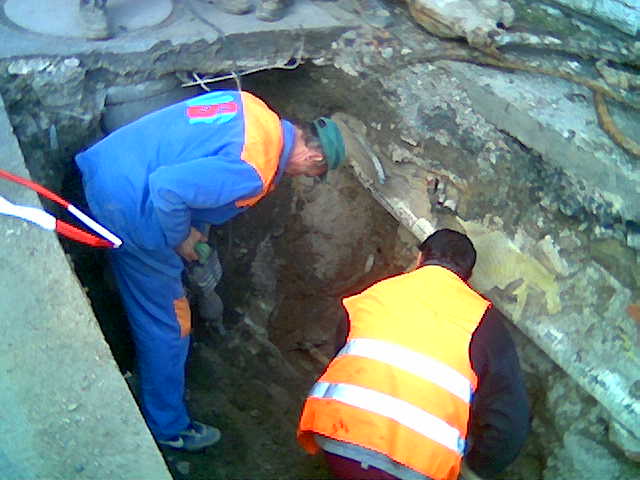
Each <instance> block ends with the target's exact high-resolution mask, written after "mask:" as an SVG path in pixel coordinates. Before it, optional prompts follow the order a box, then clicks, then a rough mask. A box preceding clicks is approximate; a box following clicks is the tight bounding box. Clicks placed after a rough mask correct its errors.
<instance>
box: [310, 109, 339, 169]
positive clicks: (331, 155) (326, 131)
mask: <svg viewBox="0 0 640 480" xmlns="http://www.w3.org/2000/svg"><path fill="white" fill-rule="evenodd" d="M312 123H313V126H314V127H315V129H316V132H317V133H318V139H319V140H320V146H321V147H322V153H323V155H324V158H325V160H326V161H327V165H328V166H329V170H335V169H336V168H338V167H339V166H340V164H341V163H342V162H343V161H344V159H345V157H346V151H345V146H344V140H343V139H342V134H341V133H340V129H339V128H338V125H337V124H336V122H334V121H333V120H331V119H330V118H327V117H320V118H318V119H317V120H314V121H313V122H312Z"/></svg>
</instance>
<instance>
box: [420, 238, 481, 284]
mask: <svg viewBox="0 0 640 480" xmlns="http://www.w3.org/2000/svg"><path fill="white" fill-rule="evenodd" d="M418 248H419V249H420V251H421V252H422V255H423V264H434V263H436V264H442V265H444V266H445V267H449V268H451V269H452V270H454V271H455V273H457V274H458V275H460V276H461V277H462V279H463V280H468V279H469V277H470V276H471V272H472V271H473V266H474V265H475V264H476V249H475V247H474V246H473V243H472V242H471V240H470V239H469V237H467V236H466V235H465V234H464V233H460V232H456V231H455V230H450V229H448V228H443V229H442V230H437V231H436V232H434V233H432V234H431V235H429V236H428V237H427V239H426V240H425V241H424V242H422V243H421V244H420V246H419V247H418Z"/></svg>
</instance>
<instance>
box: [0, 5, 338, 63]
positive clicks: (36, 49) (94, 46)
mask: <svg viewBox="0 0 640 480" xmlns="http://www.w3.org/2000/svg"><path fill="white" fill-rule="evenodd" d="M147 4H148V8H147ZM107 14H108V16H109V19H110V22H111V23H112V26H113V28H112V29H113V33H114V35H113V37H112V38H111V39H108V40H99V41H96V40H85V39H84V38H83V33H82V27H81V24H80V21H79V16H78V0H51V1H50V2H42V1H40V0H7V1H6V2H5V3H4V5H3V9H2V11H1V12H0V39H1V40H2V42H0V58H7V57H16V56H26V55H73V54H83V53H91V52H110V53H131V52H141V51H146V50H148V49H149V48H151V47H152V46H153V45H155V44H157V43H159V42H163V41H169V42H171V43H172V44H173V45H179V44H187V43H190V42H193V41H197V40H205V41H208V42H215V41H217V40H218V39H220V38H221V37H222V36H224V35H234V34H253V33H258V32H274V33H275V32H286V31H300V32H302V31H304V30H309V29H311V30H314V29H333V28H337V27H341V26H342V25H341V23H340V22H339V21H338V20H336V19H335V18H334V17H332V16H331V15H329V14H328V13H327V11H325V10H324V9H322V8H320V7H318V6H317V5H315V4H314V3H312V2H311V1H310V0H296V1H295V2H290V6H289V7H288V9H287V13H286V16H285V17H284V18H283V19H281V20H279V21H277V22H263V21H260V20H258V19H257V18H256V16H255V12H250V13H248V14H246V15H230V14H227V13H224V12H222V11H221V10H220V9H218V8H217V7H216V6H215V5H214V4H213V3H209V2H208V1H206V0H185V1H184V2H180V3H177V2H172V1H171V0H160V1H155V0H140V1H136V2H132V1H129V0H110V1H109V2H108V3H107ZM52 18H55V19H56V20H55V21H54V22H52V21H51V19H52ZM52 37H55V41H54V42H52V41H51V39H52Z"/></svg>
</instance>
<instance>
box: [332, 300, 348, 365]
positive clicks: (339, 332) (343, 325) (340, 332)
mask: <svg viewBox="0 0 640 480" xmlns="http://www.w3.org/2000/svg"><path fill="white" fill-rule="evenodd" d="M348 335H349V314H348V313H347V311H346V310H345V309H344V306H343V307H342V314H341V316H340V318H339V319H338V324H337V325H336V337H335V353H334V356H335V355H337V354H338V352H339V351H340V350H341V349H342V347H344V346H345V344H346V343H347V336H348Z"/></svg>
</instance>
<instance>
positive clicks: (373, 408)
mask: <svg viewBox="0 0 640 480" xmlns="http://www.w3.org/2000/svg"><path fill="white" fill-rule="evenodd" d="M309 396H310V397H316V398H327V399H332V400H337V401H339V402H342V403H345V404H347V405H351V406H353V407H357V408H361V409H362V410H366V411H368V412H372V413H375V414H377V415H382V416H383V417H387V418H390V419H392V420H395V421H396V422H398V423H400V424H401V425H404V426H405V427H407V428H410V429H411V430H413V431H415V432H417V433H419V434H420V435H422V436H424V437H427V438H430V439H431V440H433V441H435V442H438V443H439V444H441V445H444V446H445V447H447V448H448V449H450V450H453V451H454V452H456V453H458V454H459V455H462V454H463V453H464V446H465V441H464V439H463V438H461V436H460V432H459V431H458V430H457V429H455V428H453V427H452V426H451V425H449V424H448V423H447V422H445V421H444V420H441V419H440V418H438V417H436V416H434V415H431V414H430V413H428V412H425V411H424V410H421V409H420V408H418V407H416V406H415V405H411V404H410V403H408V402H405V401H404V400H399V399H397V398H394V397H392V396H390V395H387V394H385V393H380V392H376V391H375V390H371V389H369V388H364V387H359V386H357V385H349V384H346V383H327V382H318V383H316V384H315V385H314V386H313V388H312V389H311V392H310V394H309Z"/></svg>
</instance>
